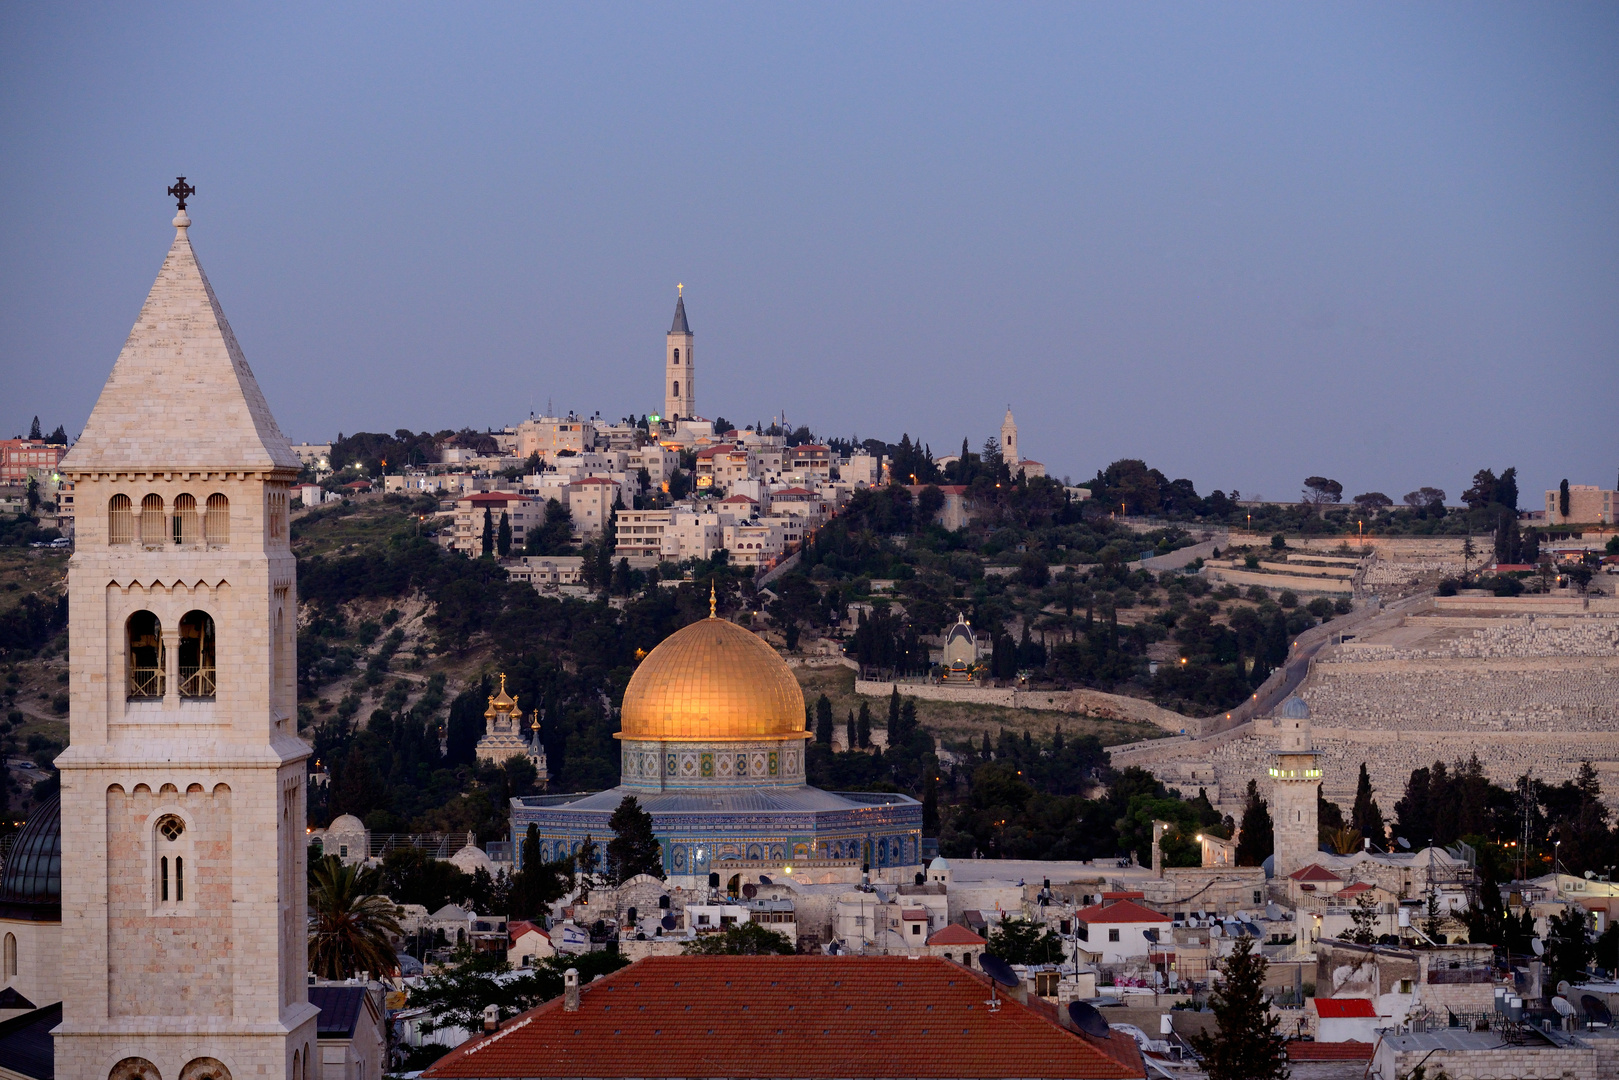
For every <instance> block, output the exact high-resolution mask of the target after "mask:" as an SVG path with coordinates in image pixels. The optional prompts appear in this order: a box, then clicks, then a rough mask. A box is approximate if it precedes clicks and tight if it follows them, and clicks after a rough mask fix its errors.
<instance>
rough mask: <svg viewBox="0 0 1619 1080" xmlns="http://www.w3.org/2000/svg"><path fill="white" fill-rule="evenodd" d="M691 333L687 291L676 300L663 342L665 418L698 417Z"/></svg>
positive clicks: (682, 291) (683, 289) (681, 292)
mask: <svg viewBox="0 0 1619 1080" xmlns="http://www.w3.org/2000/svg"><path fill="white" fill-rule="evenodd" d="M691 345H692V332H691V327H690V326H688V325H687V324H686V288H685V286H684V285H682V286H681V287H680V292H679V296H678V297H676V299H675V321H674V322H673V323H672V324H671V325H670V327H669V334H668V337H667V338H666V340H665V343H664V364H663V367H664V371H663V418H664V419H665V420H669V421H673V420H676V419H679V418H682V417H693V416H696V415H697V372H696V369H695V368H693V367H692V362H691V359H692V358H691Z"/></svg>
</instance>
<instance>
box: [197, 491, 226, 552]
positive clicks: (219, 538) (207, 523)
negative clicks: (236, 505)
mask: <svg viewBox="0 0 1619 1080" xmlns="http://www.w3.org/2000/svg"><path fill="white" fill-rule="evenodd" d="M203 531H204V532H205V533H207V536H208V542H209V543H210V544H228V543H230V500H229V499H227V498H225V496H223V495H221V494H219V493H218V492H215V493H214V494H212V495H210V496H208V516H207V517H206V518H205V519H203Z"/></svg>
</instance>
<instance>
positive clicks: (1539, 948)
mask: <svg viewBox="0 0 1619 1080" xmlns="http://www.w3.org/2000/svg"><path fill="white" fill-rule="evenodd" d="M1529 947H1530V948H1531V949H1533V950H1534V951H1535V955H1536V956H1545V955H1546V943H1545V942H1544V941H1542V940H1540V939H1539V938H1535V939H1534V940H1533V941H1531V942H1530V943H1529Z"/></svg>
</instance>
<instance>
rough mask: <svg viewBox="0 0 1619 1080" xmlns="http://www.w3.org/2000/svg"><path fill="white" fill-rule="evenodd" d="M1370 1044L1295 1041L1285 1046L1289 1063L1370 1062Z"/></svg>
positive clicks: (1347, 1041) (1349, 1041) (1354, 1041)
mask: <svg viewBox="0 0 1619 1080" xmlns="http://www.w3.org/2000/svg"><path fill="white" fill-rule="evenodd" d="M1371 1058H1372V1044H1371V1043H1367V1042H1357V1041H1356V1040H1354V1039H1349V1040H1346V1041H1345V1042H1304V1041H1302V1040H1298V1039H1295V1040H1293V1041H1292V1042H1290V1043H1288V1044H1287V1059H1288V1060H1289V1061H1370V1060H1371Z"/></svg>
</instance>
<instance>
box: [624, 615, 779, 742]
mask: <svg viewBox="0 0 1619 1080" xmlns="http://www.w3.org/2000/svg"><path fill="white" fill-rule="evenodd" d="M623 717H624V723H623V731H621V732H620V733H619V735H618V737H619V738H621V739H649V740H656V741H663V742H722V741H731V740H738V741H760V740H781V741H786V740H789V739H802V738H805V737H807V736H808V734H809V733H808V732H806V731H805V730H804V692H803V691H802V690H800V689H799V688H798V680H797V679H795V678H793V673H792V671H791V670H790V669H789V668H788V667H787V665H786V664H785V663H783V662H782V659H781V657H779V656H777V655H776V650H775V649H772V648H771V647H770V646H769V645H768V644H766V643H765V641H764V640H763V639H762V638H760V637H759V636H758V635H756V634H753V633H750V632H749V631H747V630H744V629H742V627H740V626H737V625H736V624H735V623H731V622H727V621H725V620H724V619H716V618H712V617H710V618H707V619H703V620H701V621H699V622H694V623H692V624H691V625H690V626H687V627H685V628H683V629H681V630H677V631H675V632H674V633H673V634H670V635H669V637H668V638H666V639H665V640H664V642H663V644H661V645H659V646H658V647H657V648H656V649H653V650H652V652H651V653H650V654H649V655H648V656H647V658H646V659H645V660H643V661H641V666H640V667H638V668H636V669H635V675H634V676H632V677H631V679H630V685H629V686H628V687H627V688H625V690H624V712H623Z"/></svg>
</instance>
